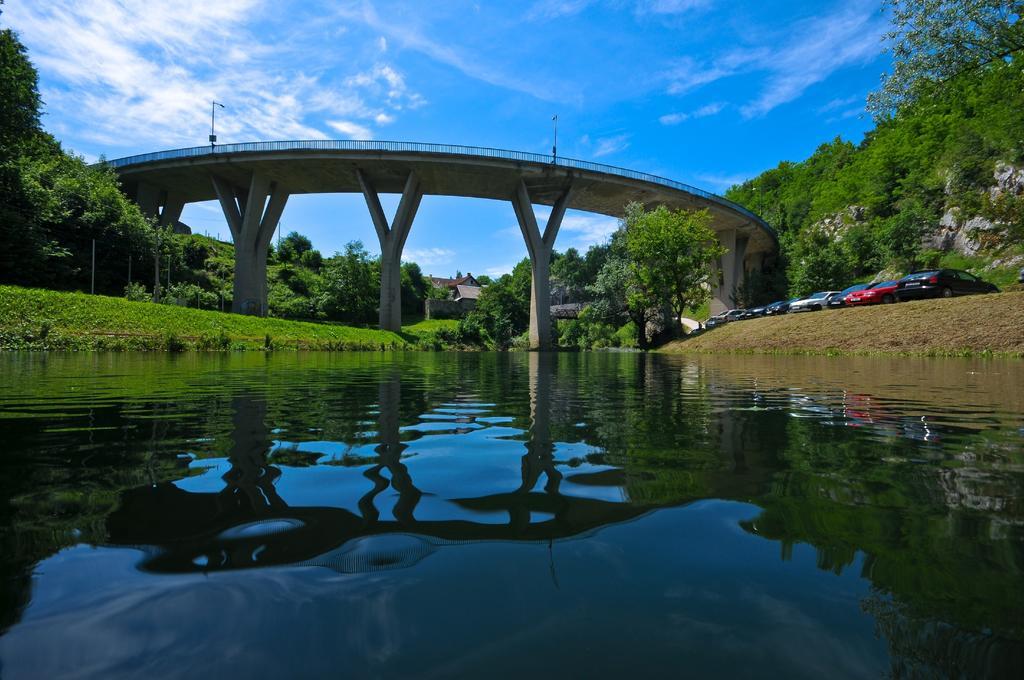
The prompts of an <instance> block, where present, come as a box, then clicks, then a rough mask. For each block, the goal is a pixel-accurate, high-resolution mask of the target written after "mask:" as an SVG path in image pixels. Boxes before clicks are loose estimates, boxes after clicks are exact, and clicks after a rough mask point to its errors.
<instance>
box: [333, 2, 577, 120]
mask: <svg viewBox="0 0 1024 680" xmlns="http://www.w3.org/2000/svg"><path fill="white" fill-rule="evenodd" d="M555 4H557V3H555ZM338 16H339V17H341V18H343V19H347V20H349V21H358V22H360V23H362V24H363V25H365V26H367V27H369V28H371V29H373V30H375V31H380V32H381V33H384V34H386V36H387V37H388V38H389V39H390V40H391V41H394V42H397V43H398V44H399V45H400V46H402V47H404V48H406V49H410V50H415V51H417V52H420V53H422V54H425V55H426V56H428V57H430V58H431V59H433V60H434V61H437V62H439V63H441V64H445V65H446V66H450V67H452V68H454V69H456V70H458V71H460V72H462V74H463V75H465V76H468V77H469V78H473V79H474V80H479V81H481V82H484V83H488V84H490V85H495V86H497V87H503V88H506V89H509V90H513V91H515V92H522V93H524V94H528V95H531V96H533V97H536V98H537V99H540V100H542V101H552V102H553V101H579V100H580V99H581V95H580V94H579V88H578V87H577V86H576V85H574V84H573V83H572V82H570V81H563V82H546V81H545V80H544V79H542V78H540V77H539V76H538V75H537V74H536V73H534V74H531V75H529V76H524V75H521V74H520V70H512V72H511V73H510V72H509V71H508V70H506V69H504V68H500V67H495V66H493V65H491V64H490V63H489V61H488V60H487V59H484V58H482V56H481V55H471V56H466V55H465V54H463V53H462V52H460V51H459V50H458V49H456V48H455V47H454V46H453V45H452V42H451V40H450V39H449V40H445V41H443V42H442V41H437V40H432V39H431V38H429V37H428V36H427V35H425V34H424V33H423V32H422V31H420V30H419V29H417V28H415V27H413V26H411V25H407V24H403V23H402V22H401V21H400V19H399V17H397V16H395V15H393V14H391V15H388V16H387V17H383V18H382V17H381V16H380V15H379V14H377V10H376V9H375V8H374V7H373V5H372V4H370V3H368V2H367V3H363V4H361V5H359V6H358V7H355V6H346V7H341V8H339V9H338Z"/></svg>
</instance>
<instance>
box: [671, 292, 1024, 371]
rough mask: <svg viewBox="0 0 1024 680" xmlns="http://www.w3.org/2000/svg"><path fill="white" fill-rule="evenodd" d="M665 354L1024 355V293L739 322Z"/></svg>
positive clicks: (682, 342) (673, 346)
mask: <svg viewBox="0 0 1024 680" xmlns="http://www.w3.org/2000/svg"><path fill="white" fill-rule="evenodd" d="M662 351H665V352H753V353H778V354H803V353H807V354H833V353H835V354H847V353H848V354H924V355H936V356H940V355H973V354H988V353H994V354H1008V355H1015V356H1024V292H1012V293H997V294H994V295H985V296H971V297H961V298H952V299H949V300H920V301H915V302H903V303H900V304H895V305H879V306H874V307H855V308H850V309H839V310H828V311H822V312H808V313H803V314H786V315H785V316H777V317H766V318H761V319H751V320H748V321H737V322H733V323H729V324H726V325H725V326H722V327H720V328H715V329H712V330H710V331H707V332H705V333H702V334H700V335H697V336H694V337H692V338H687V339H683V340H676V341H674V342H672V343H669V344H668V345H667V346H665V347H664V348H662Z"/></svg>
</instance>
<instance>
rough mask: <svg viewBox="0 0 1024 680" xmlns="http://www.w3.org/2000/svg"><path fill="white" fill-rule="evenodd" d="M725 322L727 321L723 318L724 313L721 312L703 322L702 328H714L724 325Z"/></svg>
mask: <svg viewBox="0 0 1024 680" xmlns="http://www.w3.org/2000/svg"><path fill="white" fill-rule="evenodd" d="M726 321H727V319H726V318H725V312H722V313H721V314H715V315H714V316H712V317H710V318H709V319H708V320H707V321H705V322H704V328H715V327H716V326H721V325H722V324H724V323H726Z"/></svg>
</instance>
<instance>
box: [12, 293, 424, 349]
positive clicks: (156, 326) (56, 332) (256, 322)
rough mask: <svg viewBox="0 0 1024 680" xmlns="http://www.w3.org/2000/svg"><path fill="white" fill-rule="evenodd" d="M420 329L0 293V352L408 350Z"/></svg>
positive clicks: (76, 295)
mask: <svg viewBox="0 0 1024 680" xmlns="http://www.w3.org/2000/svg"><path fill="white" fill-rule="evenodd" d="M419 326H420V324H417V325H415V326H411V327H409V328H407V329H403V332H402V333H401V334H397V333H391V332H388V331H379V330H375V329H369V328H353V327H351V326H341V325H336V324H320V323H308V322H302V321H286V320H283V319H269V318H268V319H260V318H255V317H251V316H241V315H238V314H224V313H221V312H210V311H203V310H198V309H187V308H183V307H175V306H169V305H155V304H152V303H149V302H130V301H128V300H124V299H122V298H115V297H104V296H101V295H86V294H83V293H65V292H58V291H52V290H40V289H34V288H17V287H13V286H0V350H12V349H31V350H40V349H53V350H172V351H174V350H187V349H206V350H225V349H246V350H257V349H258V350H264V349H316V350H385V349H407V348H410V347H413V346H415V345H416V344H417V342H418V340H419V338H420V337H421V336H423V335H426V334H430V333H432V332H433V331H435V330H436V329H435V328H434V327H433V326H430V327H424V328H420V327H419Z"/></svg>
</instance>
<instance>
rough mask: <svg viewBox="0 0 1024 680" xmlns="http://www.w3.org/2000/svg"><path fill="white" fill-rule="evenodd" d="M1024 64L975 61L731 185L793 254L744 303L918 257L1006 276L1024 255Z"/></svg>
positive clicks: (907, 266) (786, 253) (1023, 262)
mask: <svg viewBox="0 0 1024 680" xmlns="http://www.w3.org/2000/svg"><path fill="white" fill-rule="evenodd" d="M1022 110H1024V71H1022V69H1021V63H1020V61H1019V60H1011V61H1000V62H997V63H994V64H990V65H988V66H987V67H985V68H980V69H976V70H969V71H966V72H965V73H964V74H963V75H962V76H960V77H958V78H955V79H954V80H952V81H950V82H948V83H946V84H944V87H943V88H942V89H941V90H940V91H938V92H937V93H936V94H934V96H930V97H927V98H924V99H922V100H921V101H918V102H914V103H913V104H911V105H908V106H906V107H904V108H902V109H900V111H899V112H898V114H896V115H894V116H891V117H886V118H884V119H882V120H879V121H877V124H876V127H875V129H873V130H871V131H869V132H868V133H867V134H866V135H865V136H864V139H863V140H861V141H860V142H859V143H857V144H855V143H852V142H850V141H845V140H842V139H839V138H836V139H835V140H833V141H831V142H828V143H824V144H822V145H821V146H820V147H818V149H817V150H816V151H815V152H814V154H812V155H811V156H810V157H809V158H807V159H806V160H803V161H800V162H790V161H785V162H782V163H780V164H779V165H778V166H777V167H775V168H772V169H770V170H767V171H765V172H763V173H762V174H760V175H758V176H757V177H755V178H753V179H751V180H749V181H747V182H745V183H743V184H741V185H737V186H734V187H732V188H731V189H730V190H729V191H728V192H727V193H726V197H727V198H729V199H731V200H733V201H736V202H738V203H741V204H743V205H747V206H750V207H751V208H752V209H754V210H757V211H759V212H760V213H761V214H762V216H763V217H764V218H765V219H766V220H767V221H768V222H769V223H771V224H772V226H774V227H775V228H776V230H777V231H778V232H779V235H780V241H781V246H782V257H781V258H780V261H779V262H777V263H775V264H776V266H775V267H774V269H773V270H772V271H771V272H770V273H769V275H768V276H767V277H763V278H761V277H758V278H757V279H756V280H755V281H753V282H752V285H751V287H750V289H749V290H747V291H745V295H744V296H743V297H744V299H743V300H738V301H737V302H739V303H740V304H743V303H747V304H750V303H755V304H760V303H764V302H768V301H769V298H772V299H779V298H783V297H787V296H789V295H804V294H807V293H810V292H812V291H814V290H829V289H836V288H840V289H841V288H844V287H845V286H846V285H848V284H849V283H851V282H854V281H862V280H864V281H866V280H870V279H872V278H873V277H874V276H876V274H877V273H878V272H880V271H885V272H887V273H888V274H890V275H891V274H894V273H896V272H907V271H910V270H913V269H917V268H924V267H933V266H944V267H954V268H962V269H969V270H970V271H972V272H974V273H976V274H979V275H981V276H983V277H984V278H986V279H987V280H990V281H993V282H994V283H996V284H997V285H1005V284H1007V283H1009V282H1010V281H1012V280H1015V278H1016V272H1017V271H1018V270H1019V269H1020V268H1021V267H1022V266H1024V148H1022V143H1021V140H1024V117H1022V116H1021V115H1020V111H1022Z"/></svg>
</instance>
